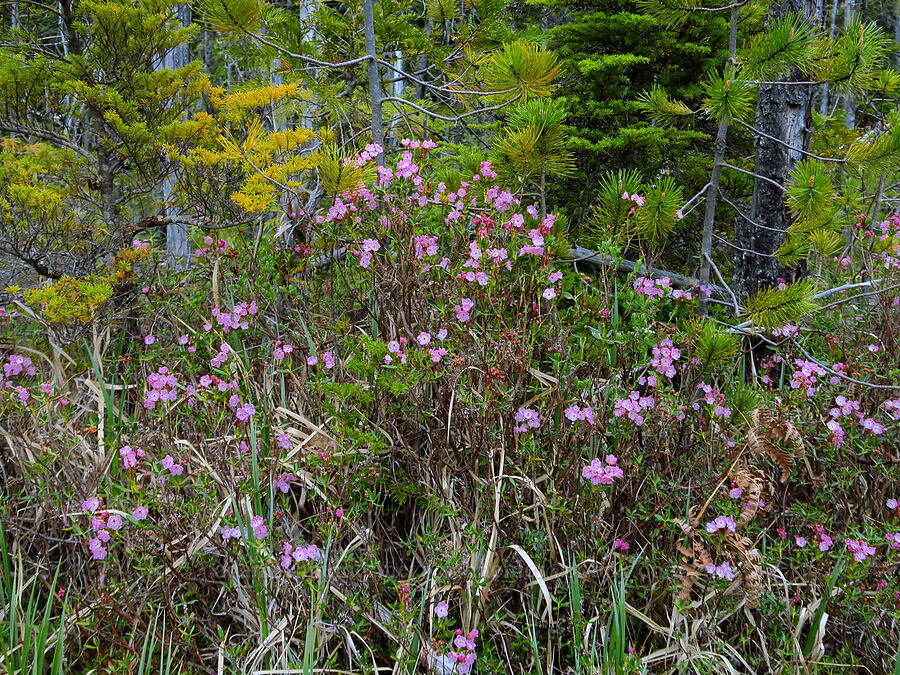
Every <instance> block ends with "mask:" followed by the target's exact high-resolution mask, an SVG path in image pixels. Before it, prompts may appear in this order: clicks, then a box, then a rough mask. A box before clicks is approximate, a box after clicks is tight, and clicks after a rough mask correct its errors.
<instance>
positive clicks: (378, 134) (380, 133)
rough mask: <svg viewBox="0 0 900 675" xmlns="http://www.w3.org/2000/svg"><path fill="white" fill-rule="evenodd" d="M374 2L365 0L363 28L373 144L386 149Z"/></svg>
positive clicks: (380, 163) (381, 159)
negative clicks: (367, 60)
mask: <svg viewBox="0 0 900 675" xmlns="http://www.w3.org/2000/svg"><path fill="white" fill-rule="evenodd" d="M374 4H375V3H374V0H363V28H364V30H365V38H366V56H368V57H369V62H368V76H369V98H370V99H371V104H372V142H373V143H374V144H375V145H377V146H379V147H381V148H383V147H384V113H383V112H382V110H381V99H382V98H383V95H382V93H381V76H380V74H379V69H378V61H377V60H376V59H377V58H378V52H377V51H376V49H375V17H374V15H373V7H374ZM375 161H376V163H377V164H378V166H384V153H383V152H382V153H380V154H379V155H378V157H377V159H376V160H375Z"/></svg>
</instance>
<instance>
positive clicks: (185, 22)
mask: <svg viewBox="0 0 900 675" xmlns="http://www.w3.org/2000/svg"><path fill="white" fill-rule="evenodd" d="M176 12H177V16H178V20H179V21H180V22H181V25H182V26H189V25H190V23H191V6H190V5H188V4H183V5H179V6H178V9H177V10H176ZM189 62H190V50H189V48H188V45H187V44H180V45H178V46H177V47H175V48H174V49H172V50H170V51H169V53H168V54H166V57H165V59H163V68H167V69H169V70H178V69H179V68H183V67H184V66H186V65H187V64H188V63H189ZM174 187H175V178H174V177H173V176H172V175H171V174H170V175H168V176H166V177H165V178H164V179H163V182H162V186H161V192H162V201H163V205H164V206H163V208H164V209H165V211H166V215H174V214H173V213H170V212H173V211H174V207H173V206H172V188H174ZM190 262H191V251H190V242H189V241H188V226H187V223H172V224H171V225H167V226H166V264H167V265H168V266H169V268H170V269H174V270H183V269H186V268H187V267H188V266H189V265H190Z"/></svg>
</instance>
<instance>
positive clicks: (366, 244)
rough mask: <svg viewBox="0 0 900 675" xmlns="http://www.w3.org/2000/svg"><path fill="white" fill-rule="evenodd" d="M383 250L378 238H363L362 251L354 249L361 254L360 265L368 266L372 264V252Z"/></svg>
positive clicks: (356, 253)
mask: <svg viewBox="0 0 900 675" xmlns="http://www.w3.org/2000/svg"><path fill="white" fill-rule="evenodd" d="M379 250H381V243H380V242H379V241H378V240H377V239H363V244H362V251H361V252H360V251H354V252H353V253H354V254H355V255H358V256H359V266H360V267H368V266H369V265H371V264H372V254H373V253H375V252H376V251H379Z"/></svg>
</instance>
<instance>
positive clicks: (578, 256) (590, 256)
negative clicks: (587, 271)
mask: <svg viewBox="0 0 900 675" xmlns="http://www.w3.org/2000/svg"><path fill="white" fill-rule="evenodd" d="M569 255H571V256H572V258H573V260H560V261H559V262H576V263H579V262H583V263H587V264H588V265H593V266H594V267H605V268H610V267H612V268H615V270H616V271H617V272H621V273H622V274H631V273H632V272H634V271H635V268H636V267H637V263H636V262H634V261H632V260H619V259H617V258H613V257H612V256H611V255H604V254H602V253H597V252H595V251H591V250H590V249H586V248H584V247H583V246H575V247H574V248H571V249H569ZM638 273H639V274H643V275H645V276H648V277H650V278H651V279H663V278H667V279H668V280H669V282H670V283H671V284H672V286H674V287H675V288H691V287H692V286H699V285H700V281H699V280H698V279H694V278H693V277H686V276H682V275H681V274H675V273H674V272H667V271H666V270H661V269H658V268H656V267H648V266H647V265H641V268H640V270H638ZM709 290H710V291H711V292H712V295H713V297H714V298H726V299H727V298H728V291H727V290H726V289H724V288H722V287H720V286H714V285H712V284H710V285H709Z"/></svg>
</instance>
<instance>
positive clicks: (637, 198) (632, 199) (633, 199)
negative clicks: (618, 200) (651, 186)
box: [622, 192, 645, 215]
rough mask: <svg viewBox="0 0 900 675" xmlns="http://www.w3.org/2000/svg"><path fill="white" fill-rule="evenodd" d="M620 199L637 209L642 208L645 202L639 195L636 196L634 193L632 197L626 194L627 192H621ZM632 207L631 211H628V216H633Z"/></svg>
mask: <svg viewBox="0 0 900 675" xmlns="http://www.w3.org/2000/svg"><path fill="white" fill-rule="evenodd" d="M622 199H624V200H625V201H627V202H631V203H632V204H634V206H637V207H640V206H643V205H644V202H645V198H644V197H642V196H641V195H639V194H637V193H636V192H635V193H634V194H632V195H630V194H628V193H627V192H623V193H622ZM634 206H633V207H632V208H631V211H629V213H628V215H633V214H634Z"/></svg>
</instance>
